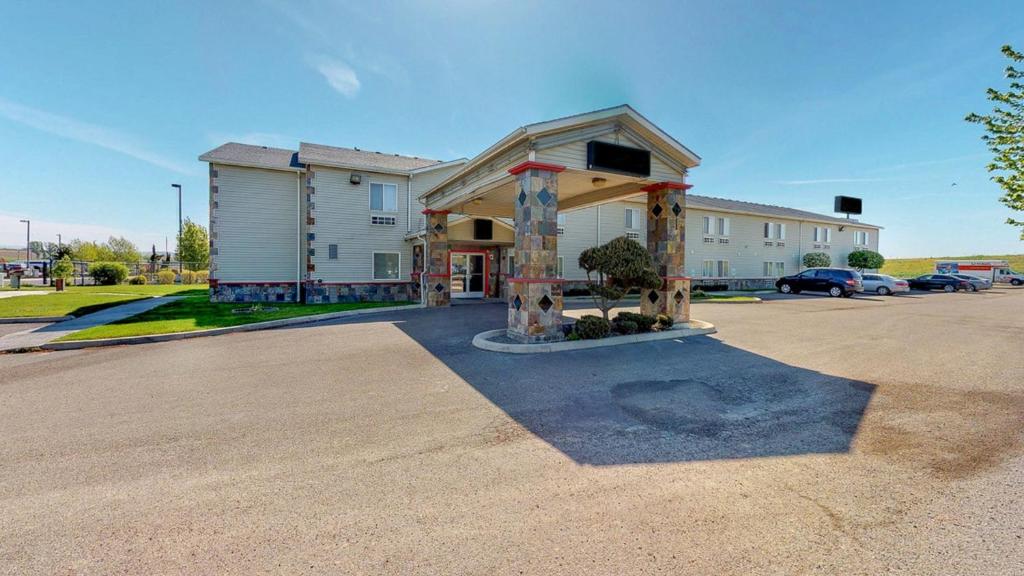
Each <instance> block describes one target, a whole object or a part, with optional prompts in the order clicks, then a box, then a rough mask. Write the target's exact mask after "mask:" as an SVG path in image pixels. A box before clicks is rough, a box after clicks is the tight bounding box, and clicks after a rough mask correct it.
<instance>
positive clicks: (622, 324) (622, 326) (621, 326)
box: [612, 319, 640, 334]
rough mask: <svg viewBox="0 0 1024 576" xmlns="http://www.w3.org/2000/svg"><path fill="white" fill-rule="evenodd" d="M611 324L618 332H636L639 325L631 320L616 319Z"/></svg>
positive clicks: (638, 329)
mask: <svg viewBox="0 0 1024 576" xmlns="http://www.w3.org/2000/svg"><path fill="white" fill-rule="evenodd" d="M612 324H613V327H614V328H615V331H616V332H618V333H619V334H636V333H637V332H639V331H640V325H639V324H637V323H636V322H633V321H632V320H619V319H616V320H615V322H613V323H612Z"/></svg>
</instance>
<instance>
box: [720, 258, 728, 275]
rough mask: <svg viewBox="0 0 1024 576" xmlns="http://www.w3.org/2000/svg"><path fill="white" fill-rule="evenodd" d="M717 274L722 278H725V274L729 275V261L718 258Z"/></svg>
mask: <svg viewBox="0 0 1024 576" xmlns="http://www.w3.org/2000/svg"><path fill="white" fill-rule="evenodd" d="M718 275H719V276H720V277H722V278H725V277H726V276H728V275H729V261H728V260H719V261H718Z"/></svg>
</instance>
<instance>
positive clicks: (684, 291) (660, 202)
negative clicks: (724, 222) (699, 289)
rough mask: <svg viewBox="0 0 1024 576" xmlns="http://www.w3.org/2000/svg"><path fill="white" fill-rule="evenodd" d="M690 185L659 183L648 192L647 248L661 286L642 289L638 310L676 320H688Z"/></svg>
mask: <svg viewBox="0 0 1024 576" xmlns="http://www.w3.org/2000/svg"><path fill="white" fill-rule="evenodd" d="M691 187H692V186H691V185H689V184H683V183H681V182H659V183H657V184H651V185H650V186H646V187H644V189H643V190H644V191H645V192H647V250H648V251H650V253H651V256H653V257H654V266H655V268H656V269H657V270H658V276H661V288H659V289H657V290H644V291H643V292H642V293H641V295H640V312H641V313H642V314H647V315H650V316H656V315H658V314H666V315H668V316H671V317H672V319H673V320H674V321H675V322H677V323H679V322H689V320H690V279H689V278H688V277H687V276H685V272H686V267H685V265H684V264H685V260H686V190H687V189H688V188H691Z"/></svg>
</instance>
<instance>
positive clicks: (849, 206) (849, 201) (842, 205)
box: [835, 196, 861, 214]
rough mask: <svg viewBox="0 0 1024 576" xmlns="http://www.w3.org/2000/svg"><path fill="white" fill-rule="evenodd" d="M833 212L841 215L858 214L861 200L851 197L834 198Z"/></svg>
mask: <svg viewBox="0 0 1024 576" xmlns="http://www.w3.org/2000/svg"><path fill="white" fill-rule="evenodd" d="M835 211H836V212H842V213H843V214H860V211H861V200H860V198H854V197H853V196H836V209H835Z"/></svg>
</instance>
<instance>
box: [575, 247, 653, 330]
mask: <svg viewBox="0 0 1024 576" xmlns="http://www.w3.org/2000/svg"><path fill="white" fill-rule="evenodd" d="M579 265H580V268H583V269H584V270H586V271H587V285H588V287H589V288H590V295H591V296H592V297H593V298H594V305H595V306H597V307H598V308H599V309H600V310H601V313H602V314H603V315H604V319H605V321H606V322H607V321H608V311H609V310H611V309H612V308H614V307H615V305H616V304H618V303H619V301H620V300H622V298H623V296H625V295H626V293H627V292H629V291H630V290H633V289H636V288H647V289H651V290H653V289H655V288H658V287H659V286H661V277H659V276H658V272H657V270H655V269H654V261H653V260H652V259H651V255H650V253H649V252H647V249H646V248H644V247H643V246H641V245H640V243H639V242H636V241H635V240H630V239H629V238H626V237H625V236H619V237H618V238H615V239H614V240H612V241H610V242H608V243H607V244H604V245H603V246H596V247H594V248H588V249H586V250H584V251H583V253H582V254H580V258H579ZM594 276H596V281H595V278H594Z"/></svg>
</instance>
